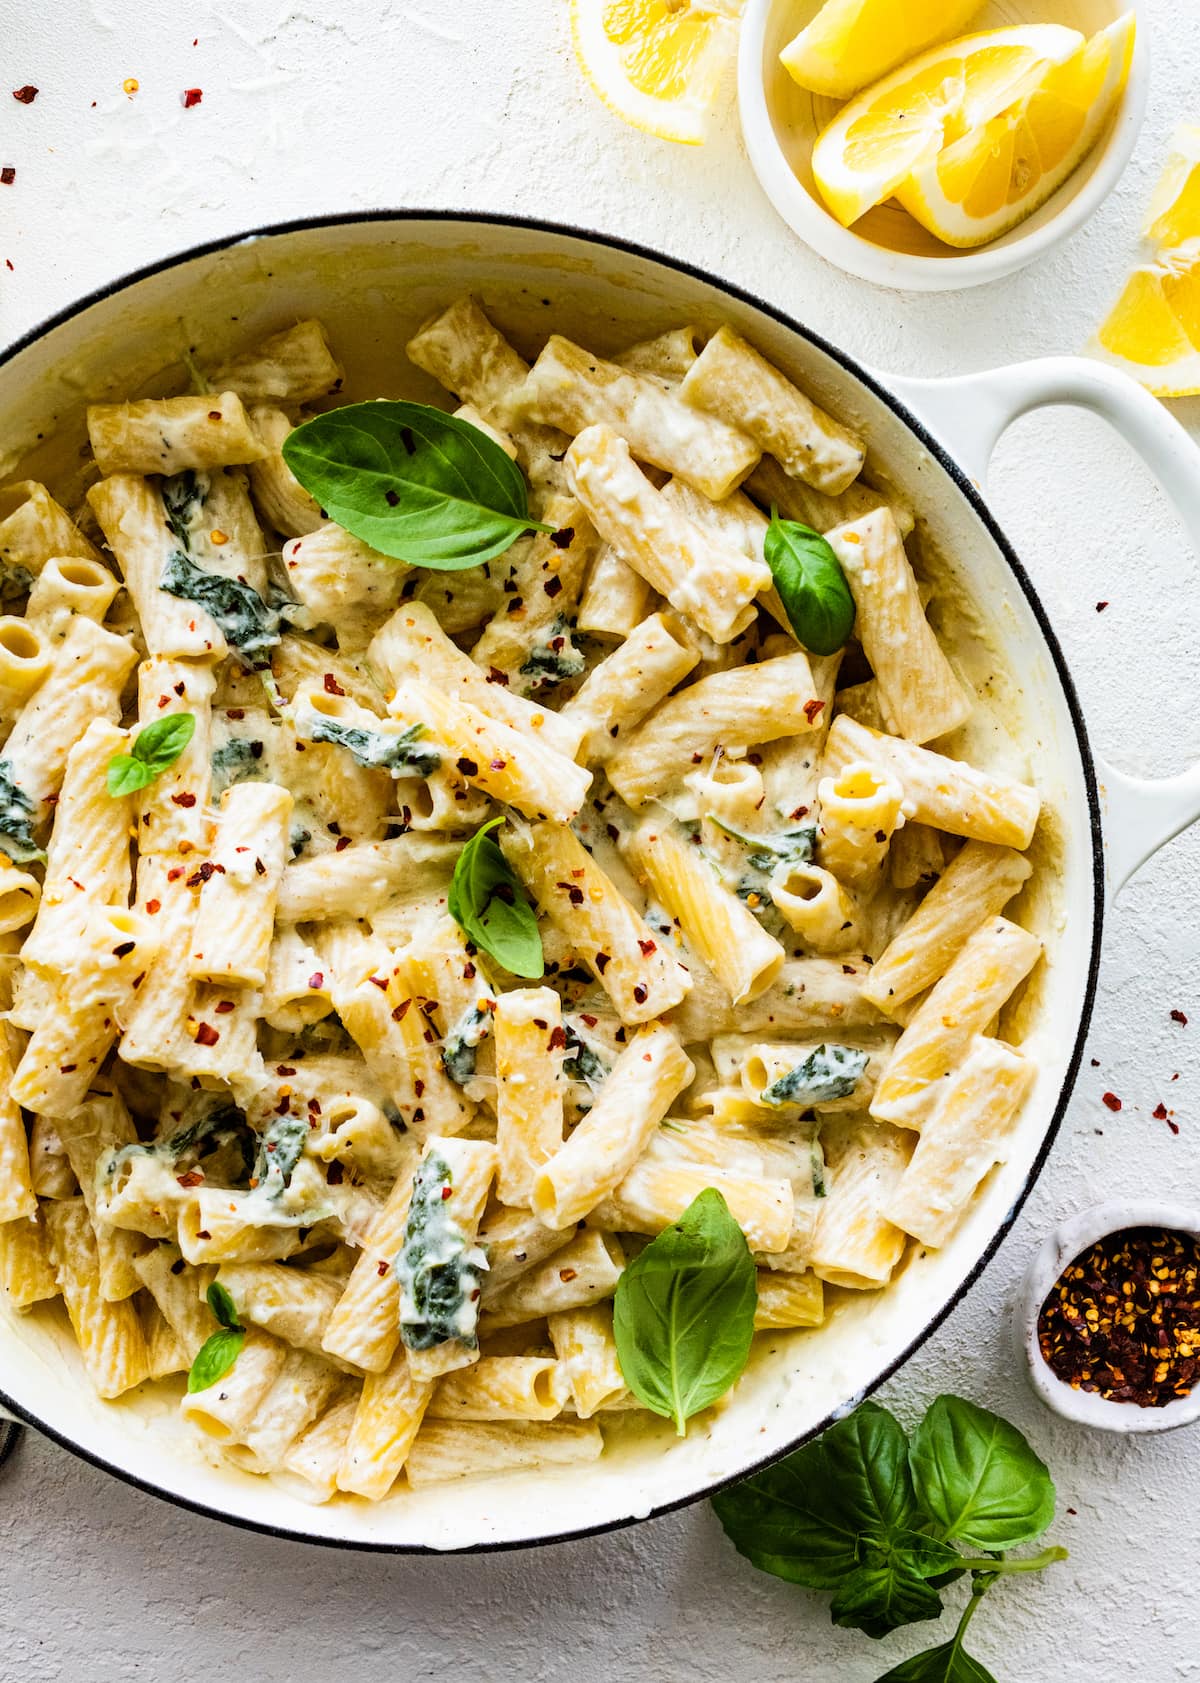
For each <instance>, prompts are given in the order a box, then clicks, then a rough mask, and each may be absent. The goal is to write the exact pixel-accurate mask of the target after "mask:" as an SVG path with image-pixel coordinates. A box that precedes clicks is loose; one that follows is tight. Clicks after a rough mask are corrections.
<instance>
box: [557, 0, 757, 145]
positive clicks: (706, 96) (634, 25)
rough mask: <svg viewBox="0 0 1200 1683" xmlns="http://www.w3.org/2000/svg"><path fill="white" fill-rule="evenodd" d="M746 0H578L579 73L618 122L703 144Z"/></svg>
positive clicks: (574, 14) (574, 22) (574, 3)
mask: <svg viewBox="0 0 1200 1683" xmlns="http://www.w3.org/2000/svg"><path fill="white" fill-rule="evenodd" d="M740 9H741V0H728V3H722V0H571V39H572V41H573V43H574V46H575V57H576V58H577V59H578V61H579V67H580V69H581V70H582V71H583V73H584V75H585V76H586V77H587V79H588V81H589V82H590V83H591V85H592V87H593V89H594V90H595V92H596V93H597V94H598V95H599V96H600V98H601V99H602V100H603V102H604V104H605V105H607V106H608V108H609V110H610V111H615V112H616V114H617V116H618V117H623V118H624V119H625V121H626V122H627V123H632V125H633V126H634V128H637V129H644V130H645V131H646V133H647V134H655V135H658V137H659V138H660V139H661V140H678V141H682V142H684V143H685V144H686V145H692V146H696V145H699V143H700V142H701V141H702V140H703V139H704V134H705V119H706V118H707V116H708V113H709V111H710V109H711V107H712V104H713V100H714V98H715V97H716V93H717V89H718V87H719V85H720V81H721V77H722V75H723V73H724V70H725V67H726V65H727V64H728V63H729V62H730V60H731V59H732V58H733V55H734V53H735V51H736V49H737V16H738V13H739V11H740Z"/></svg>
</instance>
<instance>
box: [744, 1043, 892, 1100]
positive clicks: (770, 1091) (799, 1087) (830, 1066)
mask: <svg viewBox="0 0 1200 1683" xmlns="http://www.w3.org/2000/svg"><path fill="white" fill-rule="evenodd" d="M869 1062H870V1057H869V1054H868V1053H866V1052H860V1051H858V1050H857V1049H856V1048H855V1047H853V1046H815V1047H814V1048H813V1050H812V1051H811V1052H810V1053H809V1054H808V1056H807V1058H805V1059H804V1060H803V1062H802V1063H799V1064H797V1065H796V1067H795V1069H789V1070H788V1072H787V1074H786V1075H781V1076H780V1077H779V1079H778V1081H772V1083H771V1085H770V1086H769V1087H764V1088H763V1090H762V1094H761V1096H760V1101H759V1102H760V1103H762V1104H768V1105H785V1104H788V1105H799V1106H800V1108H801V1109H802V1110H806V1109H807V1108H808V1106H809V1105H814V1104H830V1103H832V1102H833V1100H834V1099H845V1098H849V1096H850V1094H851V1093H852V1092H853V1091H854V1089H855V1088H856V1087H857V1086H858V1083H859V1081H860V1080H861V1079H862V1073H863V1071H864V1070H865V1069H866V1067H867V1064H868V1063H869Z"/></svg>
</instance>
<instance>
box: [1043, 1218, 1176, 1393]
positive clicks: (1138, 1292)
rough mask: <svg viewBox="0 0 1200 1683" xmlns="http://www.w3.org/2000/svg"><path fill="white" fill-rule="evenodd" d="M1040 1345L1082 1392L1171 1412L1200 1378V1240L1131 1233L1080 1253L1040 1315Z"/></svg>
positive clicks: (1159, 1232)
mask: <svg viewBox="0 0 1200 1683" xmlns="http://www.w3.org/2000/svg"><path fill="white" fill-rule="evenodd" d="M1038 1345H1039V1347H1040V1349H1041V1352H1042V1355H1043V1356H1044V1358H1045V1360H1046V1362H1047V1363H1048V1365H1049V1366H1050V1368H1051V1370H1052V1371H1053V1372H1054V1373H1056V1374H1057V1375H1058V1377H1059V1378H1060V1379H1062V1380H1065V1382H1066V1383H1067V1384H1068V1385H1070V1386H1071V1387H1072V1389H1073V1390H1076V1391H1094V1392H1096V1393H1097V1394H1098V1395H1100V1396H1102V1397H1106V1398H1107V1399H1108V1400H1109V1401H1111V1402H1127V1403H1134V1404H1136V1405H1137V1407H1139V1408H1161V1407H1163V1406H1165V1404H1167V1403H1170V1402H1174V1401H1175V1399H1176V1398H1178V1397H1185V1396H1187V1395H1188V1393H1189V1392H1190V1391H1191V1390H1192V1388H1193V1386H1194V1385H1195V1384H1196V1382H1197V1380H1198V1379H1200V1240H1198V1239H1197V1238H1196V1236H1195V1235H1194V1234H1191V1233H1176V1232H1170V1231H1167V1230H1164V1229H1160V1228H1150V1227H1130V1228H1127V1229H1125V1231H1123V1232H1120V1233H1110V1234H1108V1235H1107V1236H1106V1237H1105V1238H1103V1239H1100V1240H1098V1241H1097V1243H1096V1244H1094V1245H1091V1246H1090V1247H1089V1248H1088V1249H1087V1250H1086V1251H1083V1252H1082V1253H1081V1254H1080V1255H1079V1256H1077V1257H1076V1258H1075V1259H1074V1261H1073V1262H1071V1263H1069V1264H1068V1266H1067V1267H1066V1268H1065V1269H1064V1270H1063V1272H1062V1274H1061V1275H1060V1276H1059V1278H1058V1280H1057V1281H1056V1282H1055V1284H1054V1286H1053V1288H1052V1289H1051V1291H1050V1294H1049V1296H1048V1297H1047V1298H1046V1301H1045V1302H1044V1303H1043V1304H1042V1308H1041V1312H1040V1314H1039V1316H1038Z"/></svg>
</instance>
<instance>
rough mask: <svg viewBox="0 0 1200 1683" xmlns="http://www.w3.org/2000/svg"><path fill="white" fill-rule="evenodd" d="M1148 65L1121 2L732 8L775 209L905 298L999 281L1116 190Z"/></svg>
mask: <svg viewBox="0 0 1200 1683" xmlns="http://www.w3.org/2000/svg"><path fill="white" fill-rule="evenodd" d="M1146 92H1147V65H1146V58H1145V51H1144V47H1143V45H1142V43H1141V42H1140V41H1139V39H1138V32H1137V24H1136V18H1135V16H1134V13H1133V12H1132V11H1127V10H1122V8H1121V4H1120V0H1004V3H1003V4H996V3H990V4H987V5H981V4H980V0H825V3H824V4H820V0H748V3H747V5H746V8H745V12H744V14H743V18H742V30H741V43H740V47H739V54H738V102H739V107H740V111H741V119H742V130H743V133H744V135H745V139H746V148H747V151H748V152H749V155H750V161H751V163H752V164H753V166H754V169H755V171H756V173H757V175H758V178H759V180H760V181H761V183H762V185H763V187H764V189H765V191H766V193H767V195H768V197H769V198H770V200H771V202H772V203H773V204H774V206H775V208H776V210H777V211H778V212H779V214H780V215H781V216H782V217H783V219H784V221H785V222H787V223H788V224H789V225H790V226H791V227H792V228H793V229H794V230H795V231H796V233H798V234H799V235H800V237H801V238H802V239H803V240H804V241H805V242H806V243H807V244H808V245H810V246H812V247H813V248H814V250H816V251H818V252H820V253H821V255H822V256H823V257H826V258H828V259H829V261H830V262H832V263H836V264H838V265H839V266H840V267H841V268H843V269H846V270H848V271H849V272H850V273H851V274H855V275H859V276H861V277H862V278H863V279H864V280H871V281H876V282H878V283H879V284H881V285H884V286H893V287H905V288H909V289H912V290H918V291H939V290H948V289H950V288H954V287H965V286H974V285H977V284H978V283H980V282H982V281H989V280H996V279H998V278H999V277H1001V276H1002V275H1007V274H1011V273H1013V271H1014V270H1016V269H1019V268H1022V267H1023V266H1024V265H1025V264H1026V263H1029V262H1031V261H1032V260H1033V259H1034V258H1035V257H1039V256H1041V254H1042V253H1043V252H1045V251H1046V250H1047V249H1048V248H1049V247H1050V246H1052V245H1055V244H1057V243H1058V242H1059V241H1060V240H1062V239H1065V238H1066V237H1067V235H1068V234H1070V233H1072V232H1073V231H1074V230H1075V229H1076V228H1078V227H1079V226H1080V225H1081V224H1082V223H1083V222H1084V221H1085V220H1086V219H1087V217H1089V216H1090V215H1091V214H1092V212H1093V211H1094V210H1095V209H1096V208H1097V206H1098V205H1099V204H1100V203H1101V202H1102V200H1103V199H1104V198H1105V196H1106V195H1107V194H1108V193H1109V192H1110V191H1111V189H1112V188H1113V186H1114V185H1115V184H1116V181H1117V179H1118V177H1119V176H1120V174H1121V172H1122V170H1123V169H1124V168H1125V165H1126V163H1127V162H1128V160H1129V156H1130V154H1131V152H1132V151H1133V146H1134V142H1135V140H1136V138H1137V133H1138V129H1139V128H1140V126H1141V121H1142V116H1143V113H1144V111H1145V104H1146Z"/></svg>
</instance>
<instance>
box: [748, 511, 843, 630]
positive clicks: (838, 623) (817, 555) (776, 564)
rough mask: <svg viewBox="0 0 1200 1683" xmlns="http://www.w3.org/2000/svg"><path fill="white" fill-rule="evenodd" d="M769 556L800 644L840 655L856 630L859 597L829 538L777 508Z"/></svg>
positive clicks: (766, 552) (767, 550)
mask: <svg viewBox="0 0 1200 1683" xmlns="http://www.w3.org/2000/svg"><path fill="white" fill-rule="evenodd" d="M763 556H764V558H765V560H766V563H767V566H768V567H770V569H771V576H772V578H773V579H774V580H775V588H776V590H777V591H778V592H779V600H780V601H781V602H782V603H783V606H784V610H785V612H786V613H787V617H788V622H789V624H790V625H791V628H792V630H793V631H794V632H795V633H796V636H797V637H798V638H799V640H800V642H801V643H802V644H803V646H804V647H805V648H806V649H807V650H808V651H809V653H810V654H817V655H831V654H836V653H837V651H838V650H839V649H840V648H843V647H844V646H845V643H846V639H847V638H848V637H849V635H850V633H851V632H852V631H853V629H854V598H853V596H851V594H850V586H849V585H848V584H847V583H846V575H845V574H844V573H843V572H842V569H841V564H840V563H839V561H838V558H837V556H836V555H835V554H834V553H833V550H832V549H831V548H830V547H829V545H828V544H827V543H826V541H825V539H824V538H823V537H822V536H821V534H820V533H819V532H814V531H813V529H812V527H811V526H802V525H801V524H800V522H799V521H798V520H780V518H779V516H778V515H777V514H776V513H775V510H774V509H772V510H771V524H770V526H769V527H768V528H767V535H766V539H765V541H764V544H763Z"/></svg>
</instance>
